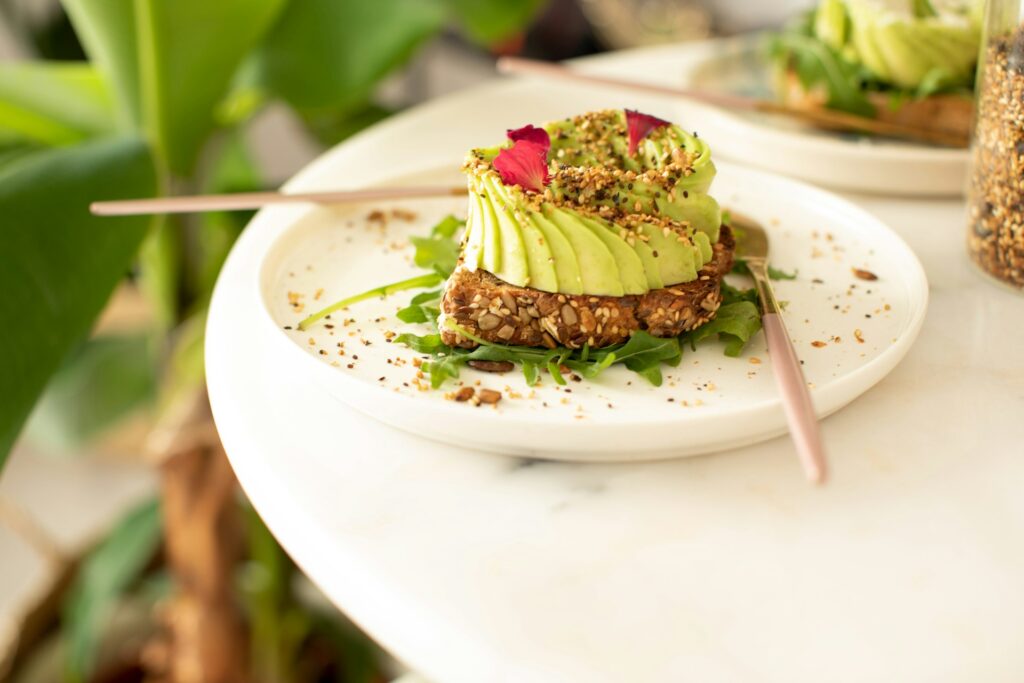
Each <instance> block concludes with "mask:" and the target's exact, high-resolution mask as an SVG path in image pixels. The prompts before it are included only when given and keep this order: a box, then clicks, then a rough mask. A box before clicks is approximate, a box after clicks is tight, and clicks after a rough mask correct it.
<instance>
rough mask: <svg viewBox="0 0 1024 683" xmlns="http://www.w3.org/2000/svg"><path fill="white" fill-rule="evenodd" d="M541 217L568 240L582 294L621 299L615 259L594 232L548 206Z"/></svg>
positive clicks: (560, 210)
mask: <svg viewBox="0 0 1024 683" xmlns="http://www.w3.org/2000/svg"><path fill="white" fill-rule="evenodd" d="M544 215H545V217H547V218H548V220H550V221H551V222H552V223H553V224H554V225H555V226H556V227H557V228H558V229H559V230H561V231H562V234H563V235H565V237H566V238H567V239H568V240H569V243H570V244H571V245H572V250H573V252H574V253H575V254H576V261H577V262H578V263H579V266H580V278H581V279H582V281H583V291H584V292H586V293H587V294H593V295H595V296H623V294H625V291H624V290H623V287H622V281H621V279H620V278H619V267H618V266H617V265H616V263H615V257H613V256H612V253H611V251H609V249H608V247H606V246H605V245H604V242H602V241H601V240H600V238H598V237H597V235H595V234H594V233H592V232H591V231H590V230H589V229H588V228H587V227H586V226H584V225H583V224H582V223H580V221H579V220H578V219H577V217H576V216H574V215H573V214H572V213H570V212H568V211H566V210H564V209H559V208H557V207H555V206H553V205H551V204H545V205H544Z"/></svg>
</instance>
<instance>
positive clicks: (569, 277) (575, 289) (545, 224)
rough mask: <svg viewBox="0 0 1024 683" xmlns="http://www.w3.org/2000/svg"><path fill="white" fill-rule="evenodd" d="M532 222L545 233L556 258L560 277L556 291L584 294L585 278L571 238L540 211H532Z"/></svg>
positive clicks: (556, 266)
mask: <svg viewBox="0 0 1024 683" xmlns="http://www.w3.org/2000/svg"><path fill="white" fill-rule="evenodd" d="M530 222H531V223H532V224H533V226H534V227H535V228H537V229H538V230H539V231H540V232H541V233H542V234H543V235H544V239H545V240H546V241H547V243H548V246H549V247H550V248H551V257H552V258H553V259H554V263H553V264H552V265H554V267H555V277H557V278H558V289H557V290H555V291H559V292H562V293H563V294H582V293H583V278H582V277H581V276H580V266H579V263H578V262H577V261H576V253H575V252H574V251H573V250H572V244H571V243H570V242H569V239H568V238H567V237H566V236H565V235H563V234H562V231H561V230H559V229H558V226H556V225H555V224H554V223H552V222H551V221H549V220H548V219H547V218H545V217H544V216H543V215H541V214H540V213H539V212H536V211H532V212H530Z"/></svg>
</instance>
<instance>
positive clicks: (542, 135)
mask: <svg viewBox="0 0 1024 683" xmlns="http://www.w3.org/2000/svg"><path fill="white" fill-rule="evenodd" d="M508 139H509V140H511V141H512V142H529V143H531V144H534V145H537V146H539V147H540V148H541V149H543V150H544V154H545V155H547V153H548V150H550V149H551V136H550V135H548V132H547V131H546V130H544V129H543V128H537V127H536V126H534V125H533V124H530V123H528V124H526V125H525V126H523V127H522V128H516V129H515V130H510V131H508Z"/></svg>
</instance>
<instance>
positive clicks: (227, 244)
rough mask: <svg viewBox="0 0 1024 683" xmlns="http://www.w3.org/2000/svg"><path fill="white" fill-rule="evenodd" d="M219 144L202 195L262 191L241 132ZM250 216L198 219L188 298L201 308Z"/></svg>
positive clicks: (235, 214) (241, 213)
mask: <svg viewBox="0 0 1024 683" xmlns="http://www.w3.org/2000/svg"><path fill="white" fill-rule="evenodd" d="M222 142H223V144H222V145H220V148H219V150H218V152H219V154H218V155H217V158H216V161H215V162H214V163H213V169H212V172H211V173H210V177H209V179H208V180H207V182H206V183H205V184H204V186H203V191H204V192H207V193H210V194H222V193H231V192H253V191H256V190H259V189H262V187H263V183H262V181H261V179H260V174H259V170H258V169H257V167H256V164H255V162H254V161H253V160H252V158H251V157H250V156H249V151H248V150H247V149H246V147H245V140H244V138H243V135H242V132H241V131H240V130H234V131H231V132H230V133H228V134H227V135H226V136H225V137H224V138H223V140H222ZM252 216H253V212H249V211H213V212H210V213H205V214H203V215H202V216H201V217H200V219H199V226H198V231H197V232H196V234H195V239H194V242H195V244H196V247H197V253H196V257H197V263H196V264H195V267H194V273H193V280H194V282H193V283H192V290H193V291H192V295H193V297H194V298H195V299H197V300H199V301H200V302H202V304H203V305H205V304H206V302H208V301H209V298H210V295H211V294H212V293H213V286H214V284H216V282H217V275H218V273H220V268H221V266H222V265H224V260H225V259H226V258H227V256H228V252H229V251H231V246H232V245H233V244H234V243H235V240H236V239H237V238H238V236H239V235H241V234H242V230H243V229H244V228H245V226H246V224H247V223H248V222H249V220H250V219H251V218H252Z"/></svg>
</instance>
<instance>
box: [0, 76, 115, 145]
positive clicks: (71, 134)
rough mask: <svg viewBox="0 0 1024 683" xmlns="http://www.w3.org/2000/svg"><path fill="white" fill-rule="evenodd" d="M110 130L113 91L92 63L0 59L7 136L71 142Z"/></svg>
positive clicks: (1, 118)
mask: <svg viewBox="0 0 1024 683" xmlns="http://www.w3.org/2000/svg"><path fill="white" fill-rule="evenodd" d="M112 130H113V107H112V103H111V100H110V93H109V92H108V89H107V86H106V83H105V82H104V81H103V79H102V77H101V76H100V75H99V72H98V71H96V69H95V68H93V67H92V66H89V65H88V64H76V63H71V62H51V63H43V62H6V63H0V131H2V133H3V134H4V135H5V137H7V139H8V140H9V141H12V140H20V141H25V142H28V143H33V144H37V145H67V144H73V143H76V142H80V141H82V140H84V139H86V138H90V137H95V136H98V135H101V134H106V133H110V132H112Z"/></svg>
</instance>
